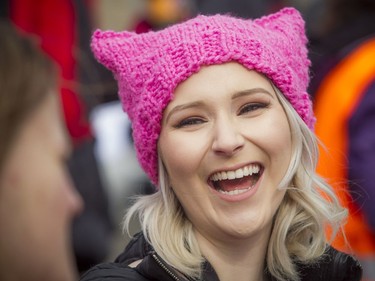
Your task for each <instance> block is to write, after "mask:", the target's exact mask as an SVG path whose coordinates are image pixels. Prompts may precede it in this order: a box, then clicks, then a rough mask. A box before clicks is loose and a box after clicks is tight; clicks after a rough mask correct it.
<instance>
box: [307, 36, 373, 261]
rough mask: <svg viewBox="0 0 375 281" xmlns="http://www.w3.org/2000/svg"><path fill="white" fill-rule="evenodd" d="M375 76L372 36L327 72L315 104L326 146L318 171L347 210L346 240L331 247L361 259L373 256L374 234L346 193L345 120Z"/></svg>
mask: <svg viewBox="0 0 375 281" xmlns="http://www.w3.org/2000/svg"><path fill="white" fill-rule="evenodd" d="M374 78H375V39H371V40H368V41H365V42H364V43H362V44H361V45H360V46H359V47H357V48H356V49H355V50H354V51H352V52H351V53H350V54H349V55H347V56H346V57H345V58H344V59H343V60H342V61H341V62H340V63H339V64H338V65H336V66H335V68H333V69H332V70H331V71H330V73H329V74H328V75H327V76H326V77H325V79H324V80H323V81H322V83H321V84H320V87H319V89H318V91H317V93H316V99H315V105H314V106H315V108H314V110H315V114H316V117H317V120H318V121H317V124H316V134H317V136H318V138H319V139H320V140H321V141H322V142H323V144H324V146H325V148H322V147H321V148H320V160H319V164H318V173H319V174H320V175H322V176H323V177H324V178H326V179H328V181H329V183H330V184H331V185H332V186H333V188H334V189H335V192H336V193H337V195H338V196H339V198H340V200H341V203H342V204H343V206H345V207H346V208H348V210H349V217H348V222H347V224H346V225H345V226H344V229H343V230H344V233H345V235H346V239H347V242H348V243H346V242H345V238H344V237H343V235H339V236H338V237H337V238H336V239H335V240H334V242H333V246H334V247H336V248H337V249H340V250H342V251H346V252H353V253H354V254H356V255H357V256H359V257H364V258H366V257H367V256H371V255H372V256H374V255H375V235H374V233H373V232H372V231H371V230H370V228H369V226H368V224H367V222H366V218H365V217H364V215H363V213H362V212H361V209H360V208H359V207H358V206H357V205H356V202H354V201H353V200H352V197H351V196H350V194H349V189H348V183H347V180H348V163H347V155H348V145H349V138H348V120H349V118H350V116H351V115H352V113H353V111H354V110H355V108H356V106H357V104H358V102H359V101H360V99H361V94H362V93H364V92H365V89H366V87H368V85H369V84H370V83H371V82H373V80H374ZM374 129H375V128H374ZM374 172H375V171H374ZM374 215H375V214H374ZM348 244H349V245H350V246H349V245H348Z"/></svg>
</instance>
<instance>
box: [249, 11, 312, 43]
mask: <svg viewBox="0 0 375 281" xmlns="http://www.w3.org/2000/svg"><path fill="white" fill-rule="evenodd" d="M254 23H256V24H258V25H260V26H262V27H264V28H267V29H272V30H275V31H276V30H279V31H280V32H282V33H283V34H284V36H286V37H289V39H290V40H292V41H295V40H300V42H302V43H306V41H307V39H306V35H305V22H304V20H303V19H302V17H301V15H300V13H299V12H298V11H297V10H296V9H294V8H284V9H282V10H280V11H279V12H277V13H274V14H271V15H268V16H264V17H261V18H259V19H256V20H254ZM296 37H297V38H296Z"/></svg>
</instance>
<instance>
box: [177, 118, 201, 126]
mask: <svg viewBox="0 0 375 281" xmlns="http://www.w3.org/2000/svg"><path fill="white" fill-rule="evenodd" d="M204 122H205V121H204V120H203V119H202V118H199V117H189V118H186V119H183V120H181V121H180V122H178V123H177V124H176V125H175V126H174V127H175V128H183V127H188V126H193V125H198V124H201V123H204Z"/></svg>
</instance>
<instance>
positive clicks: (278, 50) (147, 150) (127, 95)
mask: <svg viewBox="0 0 375 281" xmlns="http://www.w3.org/2000/svg"><path fill="white" fill-rule="evenodd" d="M306 44H307V38H306V35H305V23H304V21H303V19H302V17H301V15H300V13H299V12H298V11H297V10H295V9H294V8H284V9H282V10H281V11H279V12H277V13H274V14H271V15H268V16H264V17H262V18H259V19H255V20H245V19H240V18H235V17H231V16H227V15H214V16H203V15H200V16H197V17H195V18H193V19H190V20H188V21H186V22H183V23H180V24H176V25H173V26H170V27H168V28H166V29H164V30H161V31H157V32H153V31H151V32H148V33H144V34H135V33H134V32H128V31H123V32H114V31H101V30H96V31H95V32H94V34H93V36H92V42H91V48H92V50H93V53H94V55H95V57H96V58H97V60H98V61H99V62H100V63H102V64H103V65H104V66H106V67H107V68H108V69H110V70H111V71H112V72H113V74H114V76H115V78H116V80H117V81H118V85H119V97H120V100H121V102H122V105H123V108H124V110H125V112H126V113H127V114H128V116H129V118H130V120H131V121H132V127H133V137H134V144H135V148H136V151H137V156H138V160H139V162H140V164H141V166H142V167H143V169H144V171H145V172H146V173H147V174H148V176H149V177H150V179H151V181H152V182H153V183H154V184H155V185H156V186H157V184H158V155H157V141H158V138H159V134H160V130H161V120H162V115H163V110H164V109H165V107H166V106H167V105H168V103H169V102H170V101H171V100H172V98H173V92H174V90H175V88H176V87H177V85H178V84H179V83H181V82H182V81H184V80H186V79H187V78H188V77H190V76H191V75H192V74H193V73H196V72H198V71H199V69H200V68H201V67H202V66H208V65H213V64H222V63H225V62H231V61H235V62H238V63H240V64H242V65H243V66H245V67H246V68H247V69H250V70H256V71H258V72H260V73H263V74H265V75H266V76H267V77H268V78H269V79H271V80H272V82H273V83H274V84H275V85H276V86H277V87H278V88H279V89H280V91H281V92H282V93H283V94H284V95H285V97H286V98H287V99H288V100H289V102H290V103H291V104H292V106H293V107H294V109H295V110H296V111H297V113H298V114H299V115H300V116H301V118H302V119H303V120H304V122H305V123H306V124H307V125H308V126H309V128H311V129H313V127H314V123H315V117H314V115H313V112H312V104H311V100H310V98H309V95H308V94H307V92H306V89H307V86H308V83H309V66H310V61H309V59H308V57H307V48H306Z"/></svg>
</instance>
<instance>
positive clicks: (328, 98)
mask: <svg viewBox="0 0 375 281" xmlns="http://www.w3.org/2000/svg"><path fill="white" fill-rule="evenodd" d="M326 3H327V8H326V10H327V14H326V20H324V21H322V23H321V32H320V33H318V34H315V36H314V40H313V41H312V45H311V47H312V52H311V53H312V57H311V58H312V66H313V71H312V75H313V79H312V84H311V89H312V94H313V96H314V109H315V113H316V115H317V118H318V122H317V125H316V133H317V135H318V137H319V138H320V139H321V140H322V142H323V143H324V145H325V147H322V149H321V151H320V154H321V158H320V161H319V165H318V172H319V173H320V174H321V175H322V176H323V177H325V178H327V179H328V180H329V182H330V183H331V184H332V186H333V187H334V189H335V191H336V192H337V194H338V195H339V197H340V200H341V203H342V204H343V205H344V206H345V207H346V208H348V210H349V216H348V222H347V224H346V225H345V226H344V231H345V234H346V236H338V237H337V239H336V240H335V241H334V244H333V245H334V246H335V247H336V248H338V249H340V250H342V251H345V252H348V253H353V254H355V255H356V256H357V257H358V258H359V259H360V260H361V263H362V265H363V268H364V278H365V279H364V280H375V173H374V167H375V20H374V19H375V1H373V0H358V1H350V0H330V1H327V2H326ZM347 242H349V243H347ZM348 246H349V247H348Z"/></svg>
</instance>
